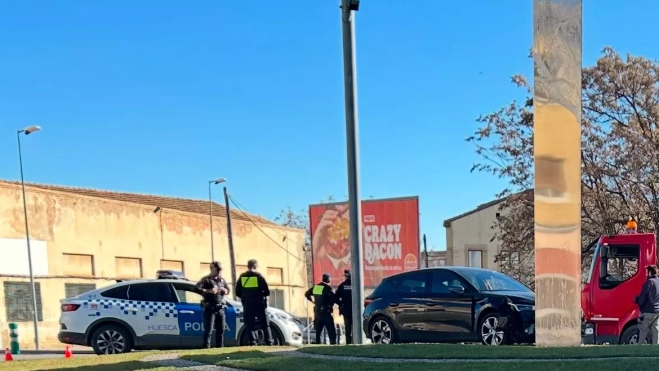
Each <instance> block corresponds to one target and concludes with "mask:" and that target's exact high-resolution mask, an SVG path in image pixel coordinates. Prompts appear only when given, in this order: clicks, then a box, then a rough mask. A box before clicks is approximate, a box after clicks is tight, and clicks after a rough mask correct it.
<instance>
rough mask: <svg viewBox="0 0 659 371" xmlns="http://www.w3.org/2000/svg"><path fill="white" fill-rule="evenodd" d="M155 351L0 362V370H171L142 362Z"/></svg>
mask: <svg viewBox="0 0 659 371" xmlns="http://www.w3.org/2000/svg"><path fill="white" fill-rule="evenodd" d="M150 354H154V353H128V354H119V355H109V356H98V357H80V358H76V357H75V356H74V357H73V358H72V359H64V358H62V357H58V358H48V359H34V360H21V361H12V362H0V371H46V370H57V371H86V370H89V369H91V368H92V367H93V369H94V371H170V370H174V369H173V368H166V367H161V366H158V365H154V364H150V363H144V362H140V360H141V359H142V358H144V357H146V356H148V355H150Z"/></svg>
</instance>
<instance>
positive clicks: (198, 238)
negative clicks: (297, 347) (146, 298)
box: [0, 183, 307, 349]
mask: <svg viewBox="0 0 659 371" xmlns="http://www.w3.org/2000/svg"><path fill="white" fill-rule="evenodd" d="M27 203H28V219H29V229H30V236H31V239H33V240H35V241H39V242H35V245H37V246H40V245H42V244H45V246H46V248H45V249H41V252H39V251H35V252H34V253H35V256H33V260H34V261H44V260H45V261H47V265H46V267H42V268H43V269H47V273H46V274H43V273H44V272H43V269H41V271H39V272H37V273H42V274H41V275H39V276H37V279H36V282H40V283H41V286H42V288H41V292H42V298H41V299H42V300H43V322H41V323H40V325H39V330H40V341H41V346H42V348H53V347H57V348H61V347H62V346H61V344H59V342H58V341H57V333H58V330H59V324H58V319H59V315H60V309H59V305H60V304H59V300H60V299H61V298H63V297H64V296H65V295H64V283H67V282H77V283H96V285H97V286H98V287H101V286H104V285H109V284H112V283H114V280H115V279H116V278H117V276H118V275H119V274H118V272H119V271H123V272H124V275H131V274H132V275H141V276H142V277H145V278H154V276H155V272H156V271H157V270H158V269H161V260H163V259H164V260H170V261H180V262H182V263H183V268H184V272H185V275H186V276H187V277H188V278H190V279H195V280H196V279H198V278H199V277H201V276H202V275H204V274H207V270H204V269H203V268H205V267H207V264H205V263H208V262H210V261H211V252H210V248H209V245H210V227H209V220H208V219H209V218H208V216H207V215H199V214H193V213H185V212H178V211H173V210H167V209H163V211H162V214H161V215H159V214H154V213H153V206H142V205H137V204H132V203H125V202H118V201H111V200H104V199H99V198H92V197H86V196H78V195H72V194H68V193H64V192H57V191H50V190H42V189H38V188H32V187H27ZM160 216H162V234H161V218H160ZM213 227H214V230H215V231H214V235H213V236H214V245H215V258H216V260H219V261H221V262H222V263H223V265H224V267H225V270H224V276H225V278H226V279H227V280H230V279H231V273H230V269H229V252H228V247H227V245H228V244H227V233H226V221H225V219H223V218H215V220H214V222H213ZM260 228H261V229H262V230H263V231H264V232H265V233H267V234H268V236H270V238H272V240H274V241H277V242H278V244H279V245H281V247H279V246H277V244H276V243H274V242H273V241H272V240H271V239H269V238H268V237H267V236H266V235H264V234H263V233H262V232H261V231H259V229H257V227H256V226H254V225H253V224H252V223H250V222H243V221H239V220H234V221H233V231H234V233H233V236H234V247H235V253H236V263H237V264H246V262H247V260H249V259H252V258H256V259H258V260H259V264H260V266H261V270H262V271H263V273H264V274H265V273H266V272H267V267H272V268H279V269H281V270H282V272H283V274H282V276H283V282H281V283H279V284H277V283H275V282H273V281H272V279H271V286H272V288H274V289H282V290H284V296H285V302H286V304H285V306H286V309H287V310H288V311H290V312H292V313H293V314H295V315H299V316H305V315H306V313H307V310H306V308H305V305H304V297H303V296H304V295H303V293H304V291H305V290H306V280H307V278H306V265H305V260H304V252H303V250H302V246H303V244H304V231H302V230H296V229H290V228H284V227H278V226H266V225H261V226H260ZM285 236H287V238H286V241H285V242H284V241H283V240H284V237H285ZM0 239H2V240H0V244H4V245H5V246H7V245H8V244H11V245H12V246H13V247H12V248H13V249H15V251H14V252H13V253H12V255H13V254H16V255H15V256H16V258H15V260H16V261H17V262H18V263H17V265H16V266H20V270H21V271H22V274H20V273H21V272H16V269H14V270H12V271H7V272H2V271H0V281H2V282H4V281H23V280H24V281H27V275H28V272H27V269H26V267H25V264H24V263H25V262H23V260H26V259H23V258H20V256H22V255H23V254H25V255H27V252H26V249H25V247H24V246H25V243H24V242H22V243H20V241H24V239H25V224H24V217H23V205H22V199H21V196H20V191H19V188H18V186H16V185H14V184H7V183H0ZM3 241H4V242H3ZM17 241H18V242H17ZM282 247H283V248H282ZM285 249H289V251H290V253H291V255H293V256H290V255H289V254H287V253H286V251H285ZM2 250H3V248H2V247H0V251H2ZM37 250H38V249H37ZM44 254H46V255H47V256H43V255H44ZM63 254H75V255H73V256H71V255H69V256H64V255H63ZM78 255H91V256H92V258H91V259H90V258H89V257H85V256H78ZM117 257H127V258H138V259H141V260H140V261H138V262H139V264H138V266H139V268H138V269H137V271H135V270H134V269H132V268H131V266H130V265H126V264H123V266H117V264H116V263H117V259H116V258H117ZM295 257H299V259H297V258H295ZM4 258H5V259H7V258H10V257H8V256H5V257H4ZM12 259H14V258H12ZM91 260H93V266H88V265H89V263H87V262H90V261H91ZM119 263H120V265H121V261H119ZM169 264H170V265H171V264H172V263H171V262H169ZM2 267H3V266H2V265H0V268H2ZM133 268H134V267H133ZM206 269H207V268H206ZM140 271H141V272H140ZM119 273H121V272H119ZM240 273H241V271H238V272H237V274H240ZM74 275H75V276H77V277H74ZM4 298H5V294H4V284H3V283H0V333H1V334H2V341H3V344H8V334H7V325H8V324H7V311H6V309H5V299H4ZM19 336H20V339H21V346H22V347H24V348H26V349H29V348H33V346H34V345H33V344H34V343H33V326H32V323H31V322H21V323H19Z"/></svg>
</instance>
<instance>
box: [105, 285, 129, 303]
mask: <svg viewBox="0 0 659 371" xmlns="http://www.w3.org/2000/svg"><path fill="white" fill-rule="evenodd" d="M101 296H103V297H106V298H112V299H121V300H128V285H123V286H119V287H113V288H111V289H109V290H106V291H103V292H102V293H101Z"/></svg>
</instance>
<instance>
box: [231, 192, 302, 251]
mask: <svg viewBox="0 0 659 371" xmlns="http://www.w3.org/2000/svg"><path fill="white" fill-rule="evenodd" d="M229 201H231V203H232V204H233V205H234V206H235V207H236V209H238V211H240V212H241V213H243V215H244V216H245V218H247V220H249V221H250V222H252V224H254V226H255V227H256V229H258V230H259V231H261V233H263V234H264V235H265V236H266V237H268V239H269V240H270V241H272V242H274V243H275V245H277V246H278V247H279V248H280V249H282V250H283V251H285V252H286V253H287V254H288V255H290V256H292V257H294V258H295V259H297V260H299V261H301V262H304V260H302V259H300V258H298V257H297V256H296V255H293V254H292V253H291V252H290V251H288V250H287V249H286V248H285V247H283V246H282V245H280V244H279V242H277V241H275V240H274V239H273V238H272V237H270V235H269V234H267V233H266V232H265V231H264V230H263V229H261V227H259V225H258V224H256V222H255V221H254V220H252V218H250V217H249V215H247V213H246V212H245V211H243V209H242V208H241V207H240V205H239V204H238V203H237V202H236V200H234V199H233V197H232V196H231V195H229ZM275 232H276V231H275ZM276 233H279V232H276ZM284 237H285V236H284Z"/></svg>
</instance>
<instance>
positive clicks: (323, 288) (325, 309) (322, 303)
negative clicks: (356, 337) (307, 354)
mask: <svg viewBox="0 0 659 371" xmlns="http://www.w3.org/2000/svg"><path fill="white" fill-rule="evenodd" d="M330 282H331V278H330V275H329V274H327V273H325V274H323V279H322V281H321V282H320V283H319V284H317V285H315V286H313V287H312V288H310V289H309V290H307V292H305V293H304V296H305V297H306V298H307V300H309V301H310V302H312V303H314V306H315V308H314V317H315V318H314V321H313V325H314V329H315V330H316V344H320V338H321V334H322V333H323V328H325V330H327V336H329V341H330V344H332V345H335V344H336V329H335V328H334V318H333V317H332V311H333V309H334V302H335V298H334V292H332V288H331V287H330ZM312 296H313V300H312V299H311V297H312Z"/></svg>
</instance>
